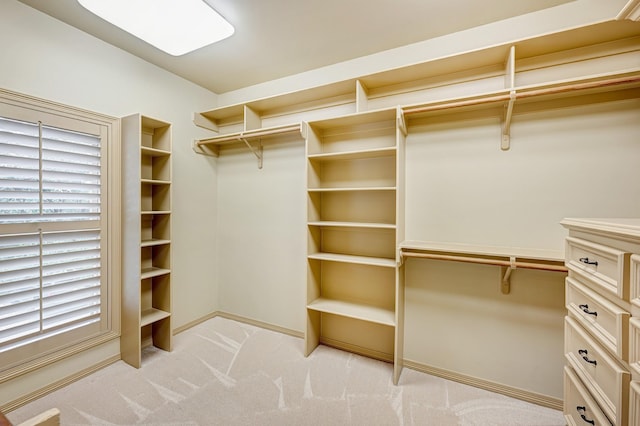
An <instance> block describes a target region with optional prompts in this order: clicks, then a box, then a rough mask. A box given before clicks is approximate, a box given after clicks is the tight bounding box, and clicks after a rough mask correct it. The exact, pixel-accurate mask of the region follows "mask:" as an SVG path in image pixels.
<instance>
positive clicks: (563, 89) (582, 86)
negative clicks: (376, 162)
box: [403, 75, 640, 115]
mask: <svg viewBox="0 0 640 426" xmlns="http://www.w3.org/2000/svg"><path fill="white" fill-rule="evenodd" d="M639 82H640V75H634V76H629V77H618V78H610V79H607V80H597V81H588V82H584V83H574V84H565V85H562V86H556V87H545V88H541V89H533V90H526V89H525V90H526V91H523V92H518V89H517V88H515V89H513V90H515V94H514V95H512V94H511V93H505V94H503V95H494V96H487V97H478V98H474V99H465V100H459V101H451V102H444V103H439V104H434V105H426V106H422V107H415V108H409V109H405V110H403V112H404V114H405V115H409V114H419V113H423V112H430V111H439V110H445V109H452V108H460V107H465V106H474V105H482V104H488V103H494V102H508V101H509V100H510V99H515V100H518V99H526V98H532V97H535V96H543V95H556V94H561V93H567V92H574V91H578V90H587V89H597V88H600V87H610V86H618V85H621V84H633V83H639ZM505 90H509V89H505ZM512 96H513V97H512Z"/></svg>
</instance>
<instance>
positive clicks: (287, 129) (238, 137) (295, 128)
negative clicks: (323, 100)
mask: <svg viewBox="0 0 640 426" xmlns="http://www.w3.org/2000/svg"><path fill="white" fill-rule="evenodd" d="M300 131H301V125H300V124H294V125H290V126H284V127H276V128H273V129H265V130H256V131H251V130H249V131H246V132H240V133H235V134H230V135H227V136H219V137H214V138H210V139H202V140H199V141H197V142H196V145H197V146H198V147H199V146H201V145H208V144H212V143H215V144H218V143H222V142H235V141H238V142H241V141H242V140H243V139H249V138H262V137H266V136H273V135H282V134H285V133H293V132H300Z"/></svg>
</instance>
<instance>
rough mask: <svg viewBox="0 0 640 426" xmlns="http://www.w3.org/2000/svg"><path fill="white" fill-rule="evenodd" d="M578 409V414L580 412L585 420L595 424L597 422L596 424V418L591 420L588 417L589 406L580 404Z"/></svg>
mask: <svg viewBox="0 0 640 426" xmlns="http://www.w3.org/2000/svg"><path fill="white" fill-rule="evenodd" d="M576 410H577V411H578V414H580V417H581V418H582V420H584V421H585V422H587V423H589V424H592V425H593V426H595V424H596V422H595V420H589V419H587V416H586V415H585V413H586V412H587V407H581V406H579V405H578V406H577V407H576Z"/></svg>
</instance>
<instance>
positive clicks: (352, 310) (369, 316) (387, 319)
mask: <svg viewBox="0 0 640 426" xmlns="http://www.w3.org/2000/svg"><path fill="white" fill-rule="evenodd" d="M307 309H311V310H314V311H318V312H323V313H327V314H333V315H339V316H343V317H347V318H353V319H357V320H362V321H367V322H372V323H376V324H380V325H386V326H390V327H395V326H396V323H395V312H394V311H392V310H388V309H383V308H378V307H375V306H370V305H365V304H359V303H354V302H347V301H342V300H335V299H326V298H322V297H320V298H318V299H316V300H314V301H312V302H311V303H309V304H308V305H307Z"/></svg>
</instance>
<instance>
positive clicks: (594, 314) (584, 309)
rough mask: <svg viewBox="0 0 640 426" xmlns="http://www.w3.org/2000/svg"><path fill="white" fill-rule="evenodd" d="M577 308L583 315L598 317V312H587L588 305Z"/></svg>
mask: <svg viewBox="0 0 640 426" xmlns="http://www.w3.org/2000/svg"><path fill="white" fill-rule="evenodd" d="M578 307H579V308H580V309H582V312H584V313H585V314H588V315H593V316H594V317H597V316H598V312H597V311H590V310H589V305H587V304H584V305H578Z"/></svg>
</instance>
